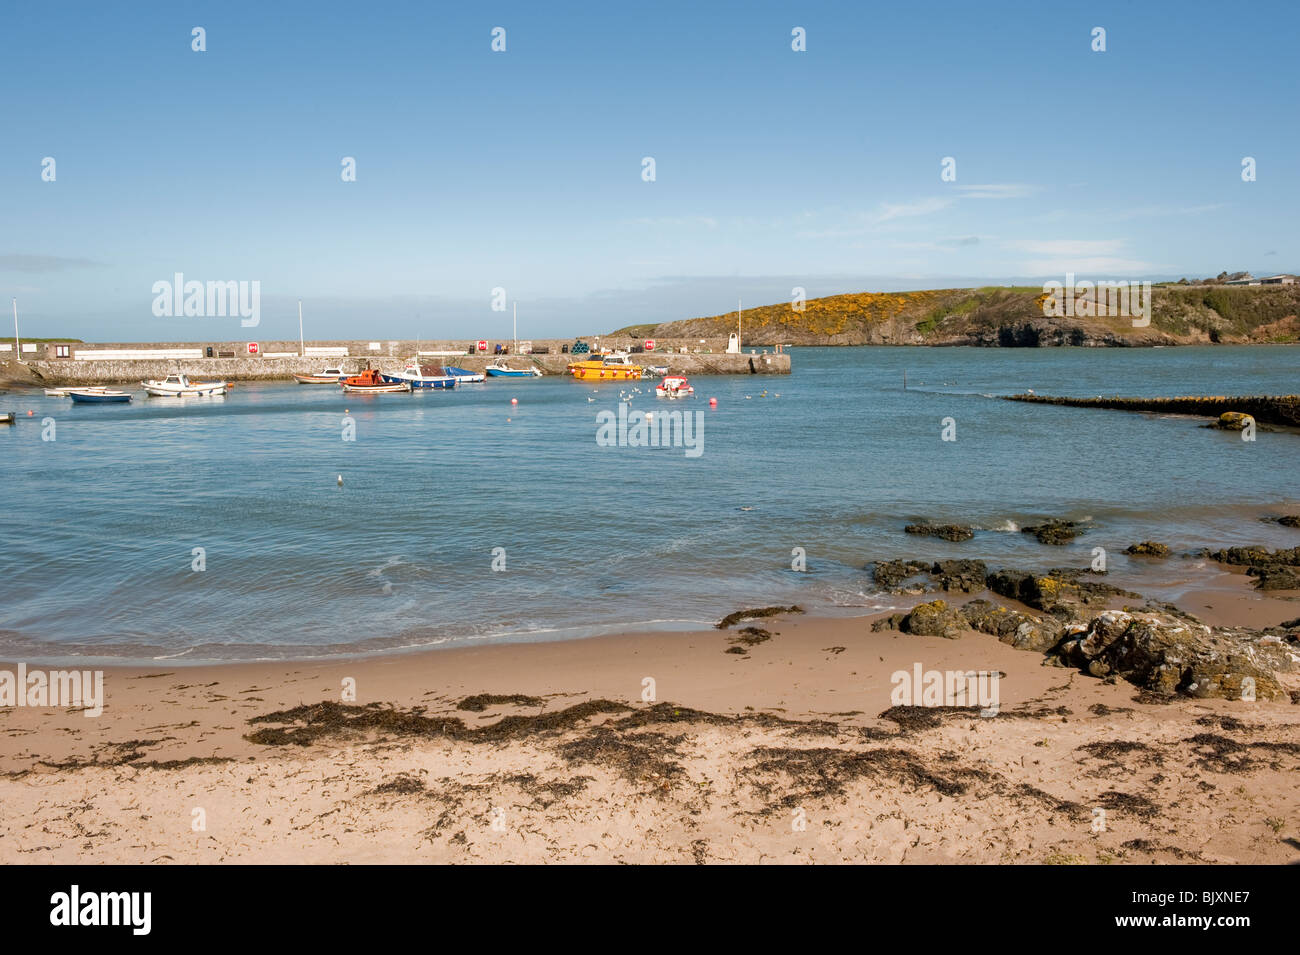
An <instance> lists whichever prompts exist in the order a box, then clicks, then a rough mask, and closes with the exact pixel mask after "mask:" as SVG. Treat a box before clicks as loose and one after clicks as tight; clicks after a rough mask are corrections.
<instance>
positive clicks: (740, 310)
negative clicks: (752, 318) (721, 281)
mask: <svg viewBox="0 0 1300 955" xmlns="http://www.w3.org/2000/svg"><path fill="white" fill-rule="evenodd" d="M744 314H745V310H744V308H743V307H742V305H741V302H740V299H736V352H737V354H739V352H740V317H741V316H742V315H744Z"/></svg>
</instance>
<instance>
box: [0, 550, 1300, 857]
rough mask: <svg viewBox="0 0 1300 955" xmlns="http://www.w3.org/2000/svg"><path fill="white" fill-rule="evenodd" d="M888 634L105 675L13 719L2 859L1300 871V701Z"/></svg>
mask: <svg viewBox="0 0 1300 955" xmlns="http://www.w3.org/2000/svg"><path fill="white" fill-rule="evenodd" d="M1292 596H1293V595H1290V594H1283V595H1280V596H1274V597H1261V596H1259V595H1256V594H1253V593H1251V592H1250V591H1249V589H1248V587H1247V584H1246V578H1244V577H1242V576H1241V575H1239V574H1231V573H1225V574H1224V575H1223V578H1222V580H1221V581H1220V585H1219V586H1217V587H1216V588H1215V589H1214V590H1212V591H1207V592H1204V593H1201V594H1198V595H1196V599H1189V600H1188V605H1189V606H1195V605H1198V604H1199V605H1200V611H1201V612H1202V613H1203V614H1206V615H1213V616H1214V617H1215V618H1216V622H1220V623H1226V624H1235V625H1240V624H1242V623H1246V622H1248V623H1249V625H1251V626H1255V627H1263V626H1273V625H1276V624H1277V623H1278V622H1279V620H1280V619H1282V617H1283V616H1287V615H1289V616H1292V617H1294V616H1296V615H1297V613H1296V608H1297V606H1298V605H1297V603H1296V602H1295V600H1293V599H1291V597H1292ZM1002 603H1004V604H1005V603H1006V601H1002ZM1275 617H1276V618H1278V619H1274V618H1275ZM878 619H879V618H878V617H877V618H872V617H857V618H835V619H828V618H811V617H807V616H803V615H800V614H788V615H782V616H774V617H771V618H768V619H764V620H762V621H760V623H761V627H762V628H765V630H763V629H759V630H757V632H758V633H760V634H761V633H763V632H766V633H767V634H769V636H768V637H766V638H759V639H758V640H753V639H751V640H749V641H748V642H747V641H746V633H745V631H744V630H743V629H742V628H732V629H727V630H722V629H713V630H708V631H701V632H692V633H628V634H623V635H618V636H609V637H597V638H591V639H586V640H576V641H568V642H556V643H526V644H498V645H493V646H482V647H476V648H466V649H446V650H438V651H425V652H419V653H407V654H400V655H389V656H373V657H369V658H364V659H356V660H330V661H328V662H302V663H265V664H241V665H223V666H190V667H166V666H158V667H147V668H139V667H121V668H110V669H107V670H105V674H104V687H105V694H106V698H107V701H106V704H105V707H104V711H103V714H102V716H100V717H98V718H87V717H86V716H85V715H84V714H83V713H82V712H79V711H77V710H76V709H75V708H66V709H51V708H32V707H12V706H10V707H3V708H0V770H2V771H3V776H2V777H0V806H3V807H4V810H3V813H0V858H2V859H3V860H4V861H6V862H18V863H53V862H60V863H71V862H118V863H158V862H163V863H169V862H176V863H212V862H245V863H283V862H293V863H378V862H401V863H410V862H448V863H461V862H500V863H541V862H559V863H569V862H599V863H701V862H706V863H707V862H745V863H759V862H776V863H820V862H825V863H834V862H858V863H862V862H884V863H950V862H963V863H1053V862H1056V863H1126V864H1145V863H1165V862H1201V863H1287V862H1294V861H1296V859H1297V858H1298V857H1300V828H1297V820H1300V812H1297V810H1298V809H1300V773H1297V768H1300V766H1298V763H1300V707H1297V706H1295V705H1294V704H1292V703H1291V702H1290V700H1288V699H1286V698H1285V697H1283V698H1282V699H1280V700H1273V701H1263V700H1261V701H1258V702H1245V701H1242V700H1227V699H1189V698H1186V697H1181V696H1175V697H1164V698H1161V697H1157V696H1154V695H1152V694H1150V693H1144V692H1142V691H1140V690H1139V689H1138V688H1136V687H1135V686H1133V685H1132V684H1130V683H1128V682H1125V681H1123V680H1111V681H1106V680H1102V679H1097V678H1095V677H1093V676H1089V675H1088V674H1086V673H1083V672H1080V671H1078V670H1075V669H1070V668H1066V667H1061V666H1048V665H1044V660H1043V656H1042V654H1041V653H1035V652H1026V651H1024V650H1018V649H1014V648H1012V647H1011V646H1008V645H1007V644H1005V643H1001V642H999V641H998V640H997V639H996V638H994V637H993V636H990V635H988V634H986V633H978V632H974V631H970V632H968V633H965V634H963V635H961V636H960V638H958V639H947V638H944V637H938V636H922V635H917V634H912V633H902V632H898V631H896V630H888V629H882V630H875V631H873V628H872V624H873V623H874V622H875V621H876V620H878ZM741 651H743V652H741ZM917 667H919V668H922V669H924V670H927V671H928V670H940V671H975V672H983V673H996V674H998V675H999V676H1000V679H999V681H998V686H999V689H1000V699H999V701H998V706H997V708H996V709H997V712H996V715H987V713H986V715H981V711H980V709H979V708H978V707H976V708H971V707H968V706H941V707H934V706H914V705H913V706H897V705H895V700H894V698H893V696H892V694H893V693H894V692H895V689H896V684H895V683H894V682H893V681H892V680H891V677H892V675H893V674H895V673H897V672H899V671H903V672H907V673H911V672H912V671H913V670H914V668H917ZM10 668H12V665H10ZM1280 679H1282V680H1283V686H1284V689H1286V690H1287V691H1288V692H1290V691H1294V690H1296V689H1300V675H1297V674H1296V673H1294V672H1292V673H1291V674H1290V675H1289V676H1287V677H1285V678H1280ZM351 688H354V689H355V701H352V700H350V699H348V700H346V701H345V694H347V693H349V692H350V691H351ZM475 698H478V699H475ZM917 702H920V701H919V700H918V701H917Z"/></svg>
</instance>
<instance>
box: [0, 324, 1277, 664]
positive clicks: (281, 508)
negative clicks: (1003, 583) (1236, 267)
mask: <svg viewBox="0 0 1300 955" xmlns="http://www.w3.org/2000/svg"><path fill="white" fill-rule="evenodd" d="M905 369H906V371H907V375H908V385H909V389H908V390H907V391H904V390H903V388H902V383H903V372H904V370H905ZM1298 371H1300V348H1285V347H1276V348H1271V347H1263V348H1234V347H1215V348H1209V347H1207V348H1166V349H1132V350H1128V349H1066V348H1058V349H1041V350H1039V349H967V348H952V349H945V348H938V349H911V348H842V349H817V348H804V349H796V350H795V352H794V374H793V375H792V376H790V377H781V378H776V377H771V378H768V377H739V376H736V377H711V378H697V379H694V381H693V383H694V384H695V386H696V389H697V398H696V399H695V400H693V401H685V402H668V401H663V400H657V399H655V398H654V397H653V391H652V385H649V384H646V383H641V384H639V387H640V388H641V389H642V393H641V394H635V395H633V397H632V403H631V405H630V407H631V409H632V410H633V411H636V410H642V411H645V410H650V411H656V412H657V411H663V410H669V409H673V410H686V411H689V412H692V413H693V412H695V411H699V412H701V413H702V415H703V432H702V437H703V454H702V455H700V456H699V457H694V458H693V457H688V456H686V455H685V454H684V453H683V449H682V448H632V447H600V446H598V445H597V443H596V414H597V412H599V411H603V410H607V411H614V410H616V409H617V408H618V404H619V392H620V390H625V388H626V387H631V386H620V385H618V384H613V385H608V384H607V385H604V386H602V387H600V388H599V389H596V388H593V386H592V385H589V384H582V383H578V382H575V381H573V380H569V379H561V378H543V379H535V380H519V381H511V380H503V379H497V380H489V381H488V382H486V383H484V384H480V385H470V386H466V387H463V388H457V389H455V391H453V392H426V393H420V394H414V395H381V396H357V395H343V394H341V393H339V391H338V389H335V388H330V387H308V386H299V385H293V384H287V385H285V384H245V383H241V384H240V385H239V386H238V387H237V388H235V389H234V390H233V391H232V392H231V394H230V395H228V396H227V397H225V398H218V399H197V400H183V401H175V400H171V399H160V398H148V399H146V398H144V397H143V394H142V393H139V394H137V397H136V399H135V401H133V402H132V403H131V404H130V405H125V406H122V405H104V406H94V405H72V404H71V403H70V402H69V401H68V400H67V399H53V398H45V397H43V396H36V395H32V394H24V393H19V392H10V393H9V394H4V395H0V410H12V411H16V412H18V413H19V414H20V415H22V416H23V417H22V419H21V420H20V421H19V422H18V424H17V425H16V426H14V427H13V428H6V429H0V484H2V486H3V500H4V511H3V516H2V517H0V658H4V657H5V656H6V655H7V656H9V657H13V658H16V657H19V656H22V657H23V658H25V659H29V660H32V659H39V658H45V659H51V660H53V659H58V658H63V657H79V658H81V659H83V660H84V659H87V658H92V659H100V658H111V659H114V660H118V661H123V660H144V659H158V658H167V659H170V660H173V661H174V662H177V663H179V662H185V661H195V662H198V661H200V660H214V659H223V660H231V659H235V660H243V659H266V658H283V657H301V656H315V655H320V654H332V653H345V652H352V653H355V652H358V651H366V652H369V651H381V650H395V649H399V648H412V647H422V646H432V645H457V644H467V643H471V642H482V641H492V640H502V639H513V640H518V639H562V638H566V637H577V636H584V635H590V634H594V633H599V632H605V631H613V630H626V629H634V628H683V629H684V628H694V627H698V626H701V625H708V624H711V623H713V622H714V621H715V620H716V619H717V618H718V617H719V616H721V615H722V614H725V613H727V612H730V611H731V610H734V609H737V608H739V607H746V606H754V605H763V604H769V603H777V602H797V603H800V604H802V605H804V606H805V607H806V608H807V609H809V610H816V611H820V612H826V613H845V614H848V613H864V612H867V611H869V610H871V609H875V608H881V607H888V606H890V605H891V600H890V598H889V597H888V596H887V595H882V594H880V593H878V592H877V590H876V588H875V587H874V586H873V584H872V582H871V579H870V575H869V573H868V572H866V571H865V570H864V569H863V567H864V565H865V564H866V563H867V562H869V561H871V560H874V559H876V558H887V557H897V556H917V557H926V558H942V557H957V556H971V557H982V558H985V559H988V560H990V561H991V562H992V563H994V564H995V565H998V566H1003V565H1005V566H1015V567H1024V568H1046V567H1054V566H1086V565H1087V563H1088V562H1089V561H1090V559H1091V551H1092V548H1094V547H1097V546H1102V547H1105V548H1106V549H1107V551H1108V552H1109V555H1110V561H1111V567H1112V570H1113V571H1117V572H1119V573H1120V574H1121V575H1122V574H1123V573H1124V572H1125V570H1126V569H1128V568H1129V565H1128V562H1127V561H1126V559H1125V558H1124V557H1123V555H1122V554H1121V553H1120V551H1122V550H1123V548H1124V547H1126V546H1127V545H1128V544H1131V543H1133V542H1135V541H1138V540H1142V539H1145V538H1153V539H1156V540H1160V541H1163V542H1165V543H1168V544H1169V545H1171V546H1172V547H1174V548H1175V550H1190V549H1193V548H1197V547H1203V546H1215V547H1218V546H1224V545H1227V544H1234V543H1267V544H1270V545H1272V546H1278V545H1287V546H1292V545H1294V544H1295V543H1297V538H1300V534H1297V532H1295V531H1293V530H1289V529H1287V528H1282V527H1279V526H1278V525H1276V524H1273V525H1270V524H1266V523H1262V522H1260V521H1259V520H1258V518H1259V517H1262V516H1266V515H1269V514H1277V513H1284V512H1288V511H1290V512H1296V511H1300V482H1298V481H1297V478H1298V477H1300V435H1296V434H1294V433H1260V434H1259V436H1258V440H1257V441H1255V442H1254V443H1247V442H1243V441H1241V440H1240V438H1239V436H1238V435H1236V434H1228V433H1220V432H1216V431H1211V430H1206V429H1204V428H1202V427H1201V425H1202V424H1203V423H1204V422H1203V421H1201V420H1198V419H1190V418H1180V417H1172V416H1155V415H1142V414H1129V413H1123V412H1114V411H1093V410H1082V409H1069V408H1054V407H1039V406H1030V405H1022V404H1014V403H1009V402H1004V401H998V400H994V399H993V398H992V397H991V396H994V395H1000V394H1009V393H1014V392H1018V391H1022V390H1024V389H1026V388H1033V389H1034V390H1036V391H1037V392H1039V393H1043V394H1064V395H1098V394H1124V395H1180V394H1261V393H1270V394H1285V393H1294V392H1297V391H1300V382H1298V381H1297V378H1298V377H1300V376H1298V374H1297V372H1298ZM647 390H648V391H649V392H650V393H649V395H647V394H646V393H645V392H646V391H647ZM764 391H766V392H767V394H766V396H763V395H762V393H763V392H764ZM710 397H716V398H717V400H718V404H717V407H716V408H714V409H711V408H710V407H709V405H708V400H707V399H708V398H710ZM511 398H518V399H519V404H518V405H516V406H512V405H511V404H510V399H511ZM589 399H595V400H589ZM28 409H30V410H32V411H33V412H34V415H33V416H32V417H30V418H29V417H26V412H27V410H28ZM345 412H346V413H347V414H348V416H350V417H351V418H352V419H354V421H355V426H356V432H355V438H356V439H355V441H351V442H349V441H344V440H343V437H342V436H343V430H344V429H343V420H344V417H345ZM46 417H51V418H53V419H54V424H55V438H56V439H55V440H53V441H43V440H42V431H43V430H45V429H43V426H42V419H43V418H46ZM947 417H951V418H953V419H954V421H955V423H956V435H957V440H956V441H953V442H945V441H942V440H941V430H942V427H943V424H942V422H943V419H944V418H947ZM339 475H342V477H343V486H342V487H339V486H338V484H337V477H338V476H339ZM1047 516H1058V517H1066V518H1074V519H1081V518H1089V519H1091V520H1092V521H1093V522H1094V523H1095V528H1094V529H1093V530H1092V531H1090V532H1089V533H1088V534H1085V535H1084V536H1083V537H1081V538H1079V539H1078V541H1076V542H1075V544H1074V545H1071V546H1069V547H1064V548H1056V547H1046V546H1044V545H1041V544H1038V543H1037V542H1036V541H1035V540H1034V539H1033V538H1032V537H1030V536H1029V535H1026V534H1021V533H1017V532H1016V530H1017V528H1018V527H1019V526H1020V525H1023V524H1026V523H1032V522H1034V521H1036V520H1038V519H1040V518H1043V517H1047ZM918 519H930V520H942V521H960V522H963V523H970V524H973V525H975V526H977V527H978V528H981V529H982V531H981V532H979V533H977V535H976V538H975V539H974V540H973V541H969V542H966V543H962V544H950V543H945V542H942V541H937V540H928V539H922V538H916V537H911V536H908V535H904V534H903V532H902V528H903V525H904V524H905V523H907V522H909V521H913V520H918ZM796 547H800V548H803V549H804V550H805V551H806V554H807V566H808V572H807V573H796V572H794V571H793V570H791V560H792V550H793V549H794V548H796ZM195 548H203V550H204V554H205V557H204V561H205V565H206V568H205V569H204V570H202V571H196V570H194V569H192V568H193V565H194V562H195V557H194V549H195ZM496 548H503V549H504V560H505V570H504V571H494V570H493V569H492V568H493V560H494V557H493V554H494V549H496ZM497 553H498V554H499V553H500V552H499V551H498V552H497ZM499 563H500V561H499V560H498V564H499ZM1173 566H1179V565H1177V564H1176V563H1175V564H1174V565H1173ZM1187 566H1188V567H1190V566H1192V565H1191V564H1190V563H1188V564H1187Z"/></svg>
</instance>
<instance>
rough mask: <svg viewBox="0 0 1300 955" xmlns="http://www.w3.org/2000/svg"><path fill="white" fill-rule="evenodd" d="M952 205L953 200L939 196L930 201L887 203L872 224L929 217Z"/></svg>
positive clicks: (882, 206)
mask: <svg viewBox="0 0 1300 955" xmlns="http://www.w3.org/2000/svg"><path fill="white" fill-rule="evenodd" d="M950 205H952V200H951V199H941V198H939V197H938V196H932V197H930V198H928V199H917V200H916V201H915V202H886V203H883V204H882V205H881V207H880V211H879V212H877V213H876V214H875V216H873V217H872V220H871V221H872V222H876V223H880V222H890V221H892V220H894V219H909V218H912V217H913V216H928V215H933V214H934V213H936V212H942V211H943V210H944V209H947V208H948V207H949V206H950Z"/></svg>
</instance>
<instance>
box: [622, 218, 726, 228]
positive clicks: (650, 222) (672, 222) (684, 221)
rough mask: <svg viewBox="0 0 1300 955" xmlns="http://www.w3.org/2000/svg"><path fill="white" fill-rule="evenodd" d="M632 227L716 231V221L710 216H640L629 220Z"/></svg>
mask: <svg viewBox="0 0 1300 955" xmlns="http://www.w3.org/2000/svg"><path fill="white" fill-rule="evenodd" d="M627 221H628V222H630V223H632V225H644V226H652V227H660V226H667V227H669V228H674V229H684V228H703V229H716V228H717V227H718V220H717V219H714V218H713V217H712V216H642V217H641V218H638V219H629V220H627Z"/></svg>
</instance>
